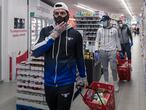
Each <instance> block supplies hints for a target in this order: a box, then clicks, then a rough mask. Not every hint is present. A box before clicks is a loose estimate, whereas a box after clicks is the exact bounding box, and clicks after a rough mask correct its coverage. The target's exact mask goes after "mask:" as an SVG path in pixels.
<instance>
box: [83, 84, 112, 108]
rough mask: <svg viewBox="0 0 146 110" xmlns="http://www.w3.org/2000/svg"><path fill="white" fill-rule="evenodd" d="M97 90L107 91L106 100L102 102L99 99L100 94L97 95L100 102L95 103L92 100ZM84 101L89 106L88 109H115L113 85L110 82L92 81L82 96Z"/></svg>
mask: <svg viewBox="0 0 146 110" xmlns="http://www.w3.org/2000/svg"><path fill="white" fill-rule="evenodd" d="M98 90H104V91H106V92H108V94H109V95H108V97H107V102H106V103H105V104H104V103H103V102H102V100H101V97H100V95H99V94H98V97H99V99H100V101H101V104H99V103H95V102H94V101H93V95H94V94H95V93H98V92H97V91H98ZM82 97H83V101H84V103H85V104H86V105H87V106H88V107H89V108H90V110H115V97H114V86H113V85H110V84H104V83H99V82H92V83H91V85H90V86H89V87H87V91H86V93H85V95H84V96H83V95H82Z"/></svg>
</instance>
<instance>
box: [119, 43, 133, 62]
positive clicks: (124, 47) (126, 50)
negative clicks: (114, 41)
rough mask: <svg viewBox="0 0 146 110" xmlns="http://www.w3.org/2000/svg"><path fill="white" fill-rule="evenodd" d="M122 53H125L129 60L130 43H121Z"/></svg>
mask: <svg viewBox="0 0 146 110" xmlns="http://www.w3.org/2000/svg"><path fill="white" fill-rule="evenodd" d="M121 48H122V51H121V52H122V53H123V55H124V56H125V53H126V54H127V57H128V60H131V46H130V43H125V44H121Z"/></svg>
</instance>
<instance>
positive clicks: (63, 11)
mask: <svg viewBox="0 0 146 110" xmlns="http://www.w3.org/2000/svg"><path fill="white" fill-rule="evenodd" d="M53 17H54V21H55V26H48V27H45V28H43V29H42V30H41V32H40V38H39V40H38V42H37V43H36V44H35V45H34V47H33V50H32V55H33V56H35V57H39V56H44V58H45V61H44V62H45V66H44V69H45V70H44V85H45V96H46V102H47V104H48V107H49V110H70V106H71V101H72V96H73V90H74V82H75V81H76V73H77V71H76V67H77V68H78V72H79V76H80V81H79V82H80V83H82V84H85V83H86V70H85V64H84V58H83V43H82V42H83V41H82V36H81V34H80V33H79V32H78V31H76V30H75V29H73V28H72V27H71V26H70V25H68V24H67V22H68V20H69V9H68V7H67V5H66V4H65V3H63V2H58V3H56V4H55V5H54V11H53Z"/></svg>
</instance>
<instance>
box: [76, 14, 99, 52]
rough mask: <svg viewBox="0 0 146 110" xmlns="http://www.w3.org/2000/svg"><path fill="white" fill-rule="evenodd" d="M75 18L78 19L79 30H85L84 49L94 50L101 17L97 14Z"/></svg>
mask: <svg viewBox="0 0 146 110" xmlns="http://www.w3.org/2000/svg"><path fill="white" fill-rule="evenodd" d="M74 18H75V19H76V26H77V30H83V44H84V50H89V52H93V51H94V45H95V39H96V36H97V30H98V28H99V26H100V25H99V24H100V18H99V17H95V16H81V17H77V16H76V17H74Z"/></svg>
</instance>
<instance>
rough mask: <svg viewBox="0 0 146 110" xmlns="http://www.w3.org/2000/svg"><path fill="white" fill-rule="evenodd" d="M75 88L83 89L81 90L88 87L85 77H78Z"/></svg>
mask: <svg viewBox="0 0 146 110" xmlns="http://www.w3.org/2000/svg"><path fill="white" fill-rule="evenodd" d="M76 86H77V87H83V88H85V87H86V86H88V82H87V77H84V78H81V77H80V78H79V79H78V80H77V82H76Z"/></svg>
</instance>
